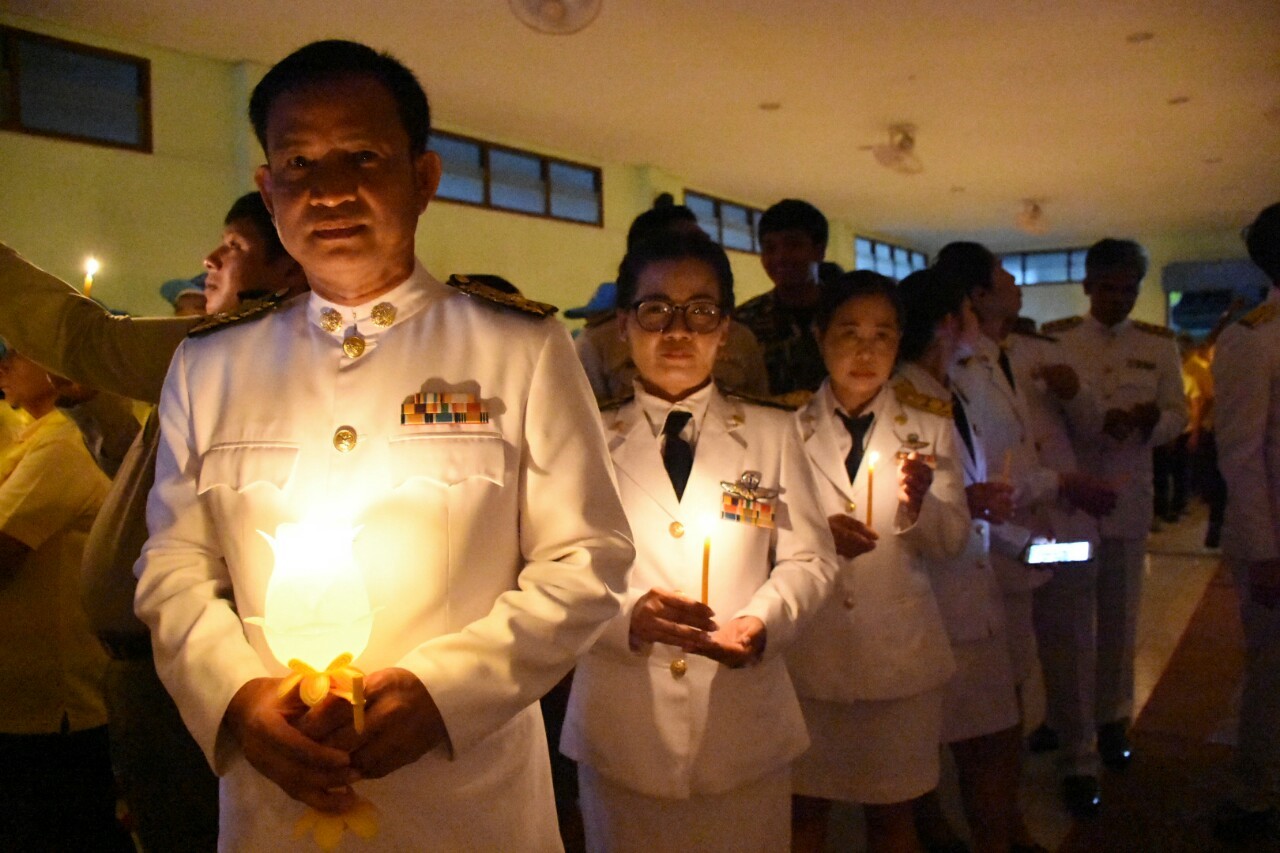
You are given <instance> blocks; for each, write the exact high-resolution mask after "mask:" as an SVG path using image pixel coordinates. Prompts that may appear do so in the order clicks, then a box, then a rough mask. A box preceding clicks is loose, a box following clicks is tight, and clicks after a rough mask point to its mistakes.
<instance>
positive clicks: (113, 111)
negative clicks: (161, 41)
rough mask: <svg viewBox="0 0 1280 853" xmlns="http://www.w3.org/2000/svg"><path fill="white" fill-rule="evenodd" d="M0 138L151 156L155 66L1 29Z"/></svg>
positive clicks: (55, 40) (80, 46)
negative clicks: (21, 136)
mask: <svg viewBox="0 0 1280 853" xmlns="http://www.w3.org/2000/svg"><path fill="white" fill-rule="evenodd" d="M0 130H11V131H15V132H18V133H29V134H34V135H36V136H50V137H55V138H58V139H69V140H73V141H76V142H88V143H91V144H94V145H107V146H111V147H113V148H127V149H130V150H133V151H143V152H148V153H149V152H150V151H151V63H150V61H149V60H146V59H143V58H141V57H137V56H129V55H128V54H124V53H117V52H115V51H113V50H104V49H103V48H98V47H90V46H88V45H83V44H77V43H76V42H72V41H66V40H64V39H58V38H53V37H51V36H46V35H41V34H39V33H32V32H28V31H26V30H19V29H15V28H13V27H6V26H3V25H0Z"/></svg>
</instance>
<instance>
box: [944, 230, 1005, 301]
mask: <svg viewBox="0 0 1280 853" xmlns="http://www.w3.org/2000/svg"><path fill="white" fill-rule="evenodd" d="M999 262H1000V261H999V259H998V258H997V257H996V256H995V253H994V252H992V251H991V250H990V249H988V248H987V247H986V246H984V245H982V244H981V243H972V242H968V241H964V240H961V241H957V242H954V243H948V244H947V245H945V246H943V247H942V248H941V249H940V250H938V257H937V258H936V259H934V262H933V265H934V267H935V268H937V269H940V270H943V271H944V272H945V273H946V274H948V275H951V276H953V277H954V278H956V279H957V280H958V281H959V282H960V283H961V284H962V285H963V286H964V289H965V293H969V294H972V293H973V292H974V291H975V290H990V289H991V276H992V273H994V272H995V270H996V264H998V263H999Z"/></svg>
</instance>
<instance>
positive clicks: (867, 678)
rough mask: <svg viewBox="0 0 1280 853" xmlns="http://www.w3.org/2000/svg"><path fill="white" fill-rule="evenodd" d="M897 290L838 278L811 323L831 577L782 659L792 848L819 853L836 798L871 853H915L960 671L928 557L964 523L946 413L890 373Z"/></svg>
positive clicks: (807, 420)
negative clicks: (796, 739) (800, 739)
mask: <svg viewBox="0 0 1280 853" xmlns="http://www.w3.org/2000/svg"><path fill="white" fill-rule="evenodd" d="M897 290H898V289H897V286H896V285H895V284H894V283H893V281H892V280H891V279H888V278H885V277H884V276H881V275H877V274H876V273H873V272H869V271H862V270H859V271H856V272H851V273H846V274H845V275H843V276H841V277H840V278H838V279H836V280H835V281H833V282H830V283H828V284H827V285H826V286H825V287H824V288H823V292H822V295H821V297H820V298H819V302H818V307H817V310H816V313H815V317H814V325H815V334H816V336H817V339H818V347H819V349H820V350H821V352H822V358H823V362H824V363H825V364H826V367H827V373H828V377H827V379H826V381H825V382H824V383H823V384H822V386H821V387H820V388H819V389H818V391H817V392H816V393H815V394H814V396H813V398H812V399H811V400H810V401H809V403H808V405H807V406H806V407H805V408H804V409H803V410H801V412H800V414H799V420H800V431H801V435H802V436H803V438H804V441H805V452H806V454H807V455H808V458H809V460H810V462H811V463H812V465H813V469H814V471H815V472H817V480H818V489H819V497H820V500H821V502H822V509H823V512H824V514H825V515H826V516H828V519H827V520H828V523H829V525H830V529H831V532H832V534H833V535H834V537H835V543H836V551H837V553H838V554H839V564H840V573H839V575H838V577H837V581H836V588H835V590H834V592H833V594H832V596H831V598H830V599H829V600H828V602H827V604H826V606H825V607H824V608H823V609H822V611H821V612H820V613H819V614H818V615H817V617H815V618H814V619H813V620H812V621H811V622H810V623H809V624H808V626H807V627H806V628H805V630H804V633H803V634H802V635H801V636H800V637H799V638H798V639H797V641H796V643H795V645H794V646H793V647H792V648H791V650H790V651H789V652H788V659H789V661H788V662H789V664H790V670H791V675H792V678H793V679H794V681H795V686H796V692H797V693H798V694H799V695H800V703H801V707H802V708H803V710H804V716H805V722H806V723H807V724H808V727H809V736H810V738H811V739H812V741H813V746H812V747H810V749H809V750H808V752H806V753H805V754H804V755H803V756H801V757H800V759H799V760H797V761H796V764H795V768H794V780H793V788H794V791H795V794H796V796H795V800H794V803H793V808H794V815H793V817H794V824H793V827H792V831H793V834H794V839H795V844H794V846H793V849H795V850H798V851H820V850H822V849H824V841H825V834H826V826H827V820H828V816H829V814H830V810H831V803H832V801H836V800H838V801H841V802H847V803H857V804H860V805H861V806H862V808H863V813H864V815H865V817H866V827H867V829H866V832H867V836H866V837H867V850H869V851H872V853H884V851H919V850H921V849H922V848H921V846H920V841H919V839H918V837H917V836H916V831H915V824H914V820H913V811H912V801H913V800H914V799H915V798H916V797H918V796H920V795H921V794H924V793H925V792H927V791H930V790H932V789H933V788H935V787H936V786H937V784H938V777H939V773H940V764H939V758H938V732H939V729H940V727H941V725H942V719H941V718H942V703H943V690H944V687H945V685H946V683H947V679H948V678H949V677H950V676H951V673H952V670H953V669H954V661H953V658H952V654H951V646H950V643H949V642H948V641H947V632H946V628H945V627H944V625H943V621H942V616H941V614H940V613H939V610H938V603H937V601H936V599H935V598H934V593H933V587H932V585H931V583H930V577H929V571H928V568H927V563H926V560H928V559H931V558H943V557H949V556H951V555H954V554H955V553H957V552H959V550H960V549H961V547H963V544H964V542H965V536H966V533H967V531H968V529H969V514H968V511H967V509H966V508H965V494H964V482H963V474H962V472H961V468H960V461H959V457H958V452H959V451H957V448H956V445H957V439H956V438H955V434H956V433H955V430H954V428H953V427H952V421H951V411H950V405H949V404H948V403H947V401H946V400H943V399H939V398H937V397H935V396H932V395H930V394H928V393H925V392H924V391H923V390H922V389H919V388H917V387H915V386H913V385H912V384H911V383H910V382H908V381H905V380H904V379H903V378H902V377H900V376H898V375H896V374H895V373H894V367H895V363H896V360H897V358H898V349H899V342H900V340H901V338H902V332H903V328H904V315H903V309H902V303H901V300H900V298H899V296H898V292H897Z"/></svg>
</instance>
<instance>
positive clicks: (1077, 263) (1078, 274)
mask: <svg viewBox="0 0 1280 853" xmlns="http://www.w3.org/2000/svg"><path fill="white" fill-rule="evenodd" d="M1087 254H1089V250H1088V249H1076V250H1075V251H1073V252H1072V253H1071V280H1072V281H1075V282H1080V281H1084V256H1085V255H1087Z"/></svg>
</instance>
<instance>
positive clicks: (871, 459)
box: [867, 450, 880, 471]
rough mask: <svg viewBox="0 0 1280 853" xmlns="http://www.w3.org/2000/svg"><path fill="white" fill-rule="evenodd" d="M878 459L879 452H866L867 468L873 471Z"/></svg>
mask: <svg viewBox="0 0 1280 853" xmlns="http://www.w3.org/2000/svg"><path fill="white" fill-rule="evenodd" d="M879 461H880V454H879V453H878V452H877V451H875V450H873V451H871V452H870V453H868V454H867V468H868V469H869V470H872V471H874V470H875V469H876V463H877V462H879Z"/></svg>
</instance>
